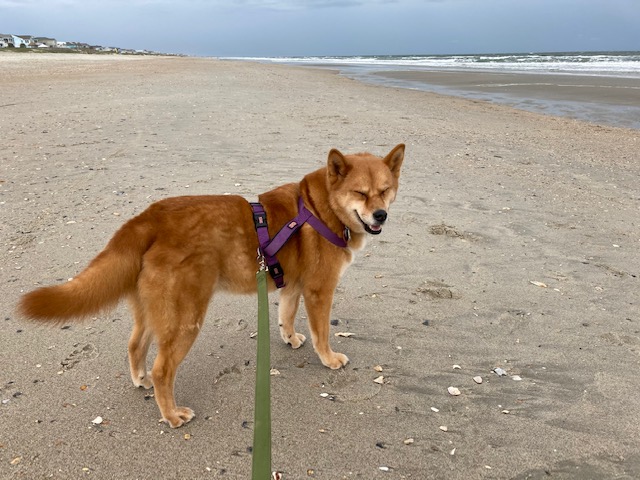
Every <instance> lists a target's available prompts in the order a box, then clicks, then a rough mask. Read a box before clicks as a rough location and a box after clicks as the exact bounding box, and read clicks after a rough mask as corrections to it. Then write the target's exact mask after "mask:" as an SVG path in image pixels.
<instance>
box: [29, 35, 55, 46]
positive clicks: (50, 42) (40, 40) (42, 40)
mask: <svg viewBox="0 0 640 480" xmlns="http://www.w3.org/2000/svg"><path fill="white" fill-rule="evenodd" d="M33 41H34V42H35V43H36V45H37V46H38V47H41V46H43V45H44V46H47V47H51V48H55V47H57V46H58V42H56V39H55V38H48V37H33Z"/></svg>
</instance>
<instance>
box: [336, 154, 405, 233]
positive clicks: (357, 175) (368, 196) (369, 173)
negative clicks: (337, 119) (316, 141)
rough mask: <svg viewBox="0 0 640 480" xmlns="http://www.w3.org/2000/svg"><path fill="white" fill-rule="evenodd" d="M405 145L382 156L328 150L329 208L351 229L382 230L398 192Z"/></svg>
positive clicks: (361, 231)
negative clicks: (344, 153)
mask: <svg viewBox="0 0 640 480" xmlns="http://www.w3.org/2000/svg"><path fill="white" fill-rule="evenodd" d="M402 160H404V145H403V144H400V145H398V146H397V147H395V148H394V149H393V150H391V152H389V154H388V155H387V156H386V157H384V158H380V157H376V156H374V155H371V154H369V153H359V154H356V155H343V154H342V153H340V152H339V151H338V150H336V149H333V150H331V151H330V152H329V158H328V160H327V186H328V189H329V201H330V203H331V208H332V209H333V211H334V212H335V214H336V215H337V216H338V218H340V220H341V221H342V223H344V224H345V225H346V226H347V227H349V228H350V229H351V231H352V232H354V233H355V232H358V233H364V232H367V233H371V234H373V235H377V234H379V233H380V232H382V226H383V225H384V223H385V222H386V220H387V215H388V213H387V212H388V210H389V205H391V203H392V202H393V201H394V200H395V198H396V193H397V191H398V179H399V178H400V167H401V166H402Z"/></svg>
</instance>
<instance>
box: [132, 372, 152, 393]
mask: <svg viewBox="0 0 640 480" xmlns="http://www.w3.org/2000/svg"><path fill="white" fill-rule="evenodd" d="M133 384H134V385H135V386H136V387H138V388H140V387H141V388H144V389H145V390H149V389H150V388H151V387H153V378H152V377H151V372H147V374H146V375H143V376H140V377H137V378H134V379H133Z"/></svg>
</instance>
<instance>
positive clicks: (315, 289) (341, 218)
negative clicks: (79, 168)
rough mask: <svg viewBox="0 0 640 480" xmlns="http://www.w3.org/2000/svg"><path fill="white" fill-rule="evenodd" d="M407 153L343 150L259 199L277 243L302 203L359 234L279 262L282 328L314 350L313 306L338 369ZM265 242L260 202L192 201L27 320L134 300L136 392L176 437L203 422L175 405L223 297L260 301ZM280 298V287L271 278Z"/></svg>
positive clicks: (116, 241) (106, 255)
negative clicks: (347, 297)
mask: <svg viewBox="0 0 640 480" xmlns="http://www.w3.org/2000/svg"><path fill="white" fill-rule="evenodd" d="M403 159H404V145H402V144H400V145H398V146H397V147H395V148H394V149H393V150H392V151H391V152H390V153H389V154H388V155H387V156H386V157H385V158H384V159H382V158H378V157H375V156H373V155H371V154H368V153H362V154H356V155H346V156H345V155H343V154H341V153H340V152H339V151H338V150H335V149H334V150H331V152H330V153H329V156H328V161H327V166H326V167H324V168H321V169H319V170H317V171H315V172H312V173H310V174H308V175H306V176H305V177H304V178H303V179H302V181H301V182H300V183H290V184H287V185H283V186H281V187H278V188H276V189H274V190H271V191H269V192H266V193H264V194H262V195H260V196H259V200H260V202H261V203H262V204H263V205H264V208H265V210H266V212H267V219H268V223H269V234H270V236H271V237H273V236H274V235H275V233H276V232H277V231H278V230H279V229H280V227H282V225H284V224H285V223H287V222H288V221H289V220H291V219H292V218H294V217H295V216H296V214H297V210H298V198H299V196H302V198H303V200H304V203H305V205H306V206H307V208H308V209H309V210H311V212H313V213H314V214H315V215H316V216H317V217H318V218H320V219H321V220H322V221H323V222H324V223H325V224H326V225H327V226H328V227H329V228H330V229H331V230H333V231H334V232H336V233H337V234H339V235H342V234H343V231H344V229H345V227H348V228H349V229H350V231H351V238H350V240H349V242H348V246H347V248H340V247H337V246H335V245H333V244H332V243H330V242H329V241H327V240H326V239H325V238H323V237H322V236H320V235H319V234H318V233H317V232H316V231H315V230H314V229H313V228H312V227H311V226H310V225H304V226H303V227H302V228H301V229H300V231H299V232H298V233H297V234H295V235H294V236H293V237H292V238H291V239H290V240H289V242H288V243H287V244H286V245H285V246H284V247H283V248H282V250H280V252H279V253H278V259H279V261H280V263H281V265H282V268H283V269H284V273H285V278H284V279H285V282H286V286H285V287H284V288H283V289H282V290H281V294H280V306H279V312H278V324H279V326H280V334H281V335H282V338H283V340H284V341H285V342H286V343H288V344H289V345H291V346H292V347H293V348H299V347H300V346H301V345H302V344H303V343H304V341H305V337H304V335H302V334H300V333H296V331H295V330H294V320H295V316H296V312H297V310H298V304H299V300H300V296H301V295H302V296H304V300H305V307H306V310H307V314H308V317H309V327H310V331H311V336H312V339H313V347H314V349H315V351H316V352H317V354H318V356H319V357H320V360H321V361H322V363H323V364H324V365H326V366H327V367H329V368H333V369H336V368H340V367H342V366H344V365H346V363H347V362H348V361H349V359H348V358H347V357H346V356H345V355H343V354H342V353H337V352H334V351H333V350H332V349H331V347H330V346H329V319H330V313H331V306H332V301H333V293H334V290H335V288H336V286H337V284H338V281H339V279H340V277H341V275H342V273H343V272H344V271H345V269H346V268H347V267H348V266H349V264H350V263H351V262H352V260H353V255H354V252H355V251H357V250H360V249H362V248H363V247H364V245H365V242H366V235H367V233H370V234H377V233H380V232H381V230H382V228H381V227H382V224H383V223H384V222H385V220H386V218H387V213H386V212H387V210H388V208H389V205H390V204H391V202H393V201H394V200H395V197H396V192H397V189H398V178H399V176H400V167H401V165H402V161H403ZM257 248H258V239H257V235H256V232H255V227H254V224H253V215H252V212H251V207H250V206H249V203H248V202H247V201H246V200H245V199H243V198H242V197H239V196H219V195H215V196H214V195H210V196H188V197H187V196H185V197H176V198H168V199H166V200H161V201H159V202H156V203H154V204H152V205H151V206H149V208H147V209H146V210H145V211H144V212H142V213H141V214H140V215H138V216H137V217H135V218H133V219H131V220H129V221H128V222H127V223H126V224H125V225H124V226H123V227H122V228H120V230H119V231H118V232H116V234H115V235H114V236H113V238H112V239H111V240H110V241H109V243H108V244H107V246H106V247H105V249H104V250H103V251H102V252H101V253H100V254H99V255H98V256H97V257H96V258H94V259H93V261H92V262H91V263H90V264H89V266H88V267H87V268H86V269H85V270H84V271H83V272H81V273H80V274H79V275H78V276H77V277H75V278H74V279H72V280H71V281H69V282H67V283H65V284H62V285H56V286H50V287H43V288H39V289H37V290H35V291H33V292H30V293H28V294H26V295H24V296H23V297H22V299H21V301H20V303H19V305H18V311H19V313H20V314H22V315H23V316H24V317H26V318H29V319H33V320H38V321H42V322H49V323H54V324H55V323H57V324H60V323H62V322H64V321H66V320H68V319H72V318H77V319H81V318H84V317H87V316H89V315H94V314H96V313H98V312H100V311H103V310H104V309H106V308H109V307H113V306H114V305H115V304H116V303H117V302H118V301H119V300H120V299H121V298H122V297H125V296H126V297H127V298H128V300H129V305H130V307H131V310H132V313H133V317H134V320H135V324H134V327H133V332H132V334H131V338H130V340H129V363H130V368H131V378H132V380H133V383H134V385H136V386H138V387H144V388H150V387H152V386H153V387H154V388H155V398H156V401H157V403H158V407H159V408H160V412H161V413H162V419H163V420H164V421H166V422H167V423H168V424H169V425H170V426H171V427H174V428H175V427H179V426H181V425H182V424H184V423H186V422H188V421H189V420H191V419H192V418H193V416H194V413H193V411H192V410H191V409H190V408H187V407H179V406H177V405H176V402H175V399H174V392H173V387H174V380H175V376H176V370H177V368H178V366H179V365H180V362H182V360H183V359H184V357H185V355H186V354H187V352H188V351H189V349H190V348H191V345H192V344H193V342H194V341H195V339H196V337H197V335H198V332H199V331H200V327H201V326H202V323H203V321H204V317H205V313H206V311H207V307H208V304H209V300H210V298H211V296H212V294H213V292H214V291H215V290H216V289H219V290H226V291H230V292H235V293H254V292H255V291H256V289H257V286H256V277H255V272H256V270H257V263H256V251H257ZM269 289H270V290H274V289H275V285H274V283H273V281H272V280H271V279H270V278H269ZM153 340H155V341H156V342H157V345H158V355H157V357H156V359H155V362H154V364H153V368H152V370H151V372H147V366H146V358H147V351H148V349H149V345H150V343H151V342H152V341H153Z"/></svg>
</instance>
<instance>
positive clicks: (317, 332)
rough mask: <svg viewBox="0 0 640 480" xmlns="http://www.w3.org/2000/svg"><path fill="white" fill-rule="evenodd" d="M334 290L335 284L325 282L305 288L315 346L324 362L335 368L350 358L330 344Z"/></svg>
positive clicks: (306, 305)
mask: <svg viewBox="0 0 640 480" xmlns="http://www.w3.org/2000/svg"><path fill="white" fill-rule="evenodd" d="M334 290H335V285H326V284H325V285H323V286H320V287H318V288H305V289H304V292H303V295H304V304H305V308H306V309H307V315H308V316H309V329H310V330H311V338H312V339H313V348H314V350H315V351H316V353H317V354H318V356H319V357H320V360H321V361H322V363H323V364H324V365H325V366H327V367H329V368H332V369H334V370H335V369H337V368H340V367H344V366H345V365H346V364H347V363H349V358H348V357H347V356H346V355H344V354H342V353H338V352H334V351H333V350H331V346H330V345H329V326H330V316H331V306H332V304H333V292H334Z"/></svg>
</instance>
